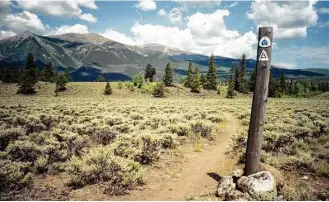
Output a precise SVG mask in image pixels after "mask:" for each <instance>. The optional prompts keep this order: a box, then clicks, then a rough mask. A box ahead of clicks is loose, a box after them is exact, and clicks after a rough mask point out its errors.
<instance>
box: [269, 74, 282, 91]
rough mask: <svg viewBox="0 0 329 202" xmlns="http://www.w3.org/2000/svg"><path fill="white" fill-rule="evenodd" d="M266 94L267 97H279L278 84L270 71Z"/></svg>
mask: <svg viewBox="0 0 329 202" xmlns="http://www.w3.org/2000/svg"><path fill="white" fill-rule="evenodd" d="M268 85H269V86H268V96H269V97H281V94H280V89H279V84H278V82H277V81H276V79H274V78H273V74H272V72H270V79H269V84H268Z"/></svg>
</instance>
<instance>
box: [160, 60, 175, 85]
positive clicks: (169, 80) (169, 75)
mask: <svg viewBox="0 0 329 202" xmlns="http://www.w3.org/2000/svg"><path fill="white" fill-rule="evenodd" d="M162 80H163V83H164V85H165V86H171V85H172V84H173V80H174V78H173V72H172V68H171V65H170V63H169V62H168V64H167V66H166V69H165V73H164V75H163V79H162Z"/></svg>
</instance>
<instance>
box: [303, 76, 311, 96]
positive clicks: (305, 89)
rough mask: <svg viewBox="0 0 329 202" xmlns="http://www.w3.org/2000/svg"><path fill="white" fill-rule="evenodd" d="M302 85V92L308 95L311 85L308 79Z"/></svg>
mask: <svg viewBox="0 0 329 202" xmlns="http://www.w3.org/2000/svg"><path fill="white" fill-rule="evenodd" d="M303 85H304V92H305V93H309V92H311V88H312V84H311V80H310V79H306V80H305V81H304V83H303Z"/></svg>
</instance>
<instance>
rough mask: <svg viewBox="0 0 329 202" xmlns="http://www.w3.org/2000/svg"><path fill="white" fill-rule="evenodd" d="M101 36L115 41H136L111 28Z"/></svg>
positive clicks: (130, 43) (131, 43)
mask: <svg viewBox="0 0 329 202" xmlns="http://www.w3.org/2000/svg"><path fill="white" fill-rule="evenodd" d="M101 35H102V36H103V37H105V38H108V39H111V40H114V41H117V42H119V43H123V44H128V45H136V42H135V41H134V40H133V39H131V38H130V37H128V36H126V35H125V34H122V33H119V32H117V31H115V30H113V29H107V30H106V31H105V32H104V33H103V34H101Z"/></svg>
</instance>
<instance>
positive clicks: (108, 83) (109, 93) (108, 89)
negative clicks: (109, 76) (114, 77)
mask: <svg viewBox="0 0 329 202" xmlns="http://www.w3.org/2000/svg"><path fill="white" fill-rule="evenodd" d="M112 93H113V92H112V87H111V84H110V82H106V86H105V90H104V94H105V95H111V94H112Z"/></svg>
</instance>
